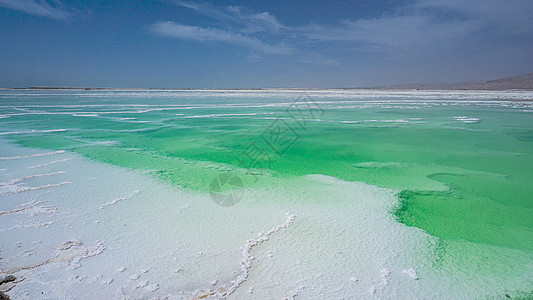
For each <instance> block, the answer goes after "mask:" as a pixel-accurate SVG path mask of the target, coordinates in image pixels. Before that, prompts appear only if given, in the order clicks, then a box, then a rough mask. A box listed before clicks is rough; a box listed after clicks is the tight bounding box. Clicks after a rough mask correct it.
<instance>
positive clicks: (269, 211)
mask: <svg viewBox="0 0 533 300" xmlns="http://www.w3.org/2000/svg"><path fill="white" fill-rule="evenodd" d="M0 124H2V126H1V129H0V138H1V139H2V140H3V141H2V143H1V144H0V146H1V147H0V148H1V149H2V152H1V153H2V154H1V155H0V156H2V157H1V158H2V159H1V160H0V169H2V170H3V171H1V172H0V175H1V176H2V179H1V181H3V182H4V183H3V186H2V189H0V193H1V194H2V199H3V200H2V203H0V205H2V208H1V209H2V210H4V211H11V213H9V214H4V215H2V216H0V218H1V223H0V224H1V225H2V226H3V227H2V230H3V231H4V232H5V234H3V237H2V240H1V241H0V242H1V243H2V246H3V247H2V248H0V249H1V250H2V256H3V257H9V259H8V260H6V261H4V262H2V270H3V271H4V272H7V271H9V272H13V271H15V270H19V269H20V268H22V267H23V266H26V265H32V264H37V265H38V262H41V263H42V261H46V259H45V258H50V257H55V256H54V255H56V254H57V253H56V252H57V251H61V250H57V248H56V247H57V245H59V244H61V243H62V242H65V241H68V240H78V241H81V242H83V244H82V245H77V246H75V247H74V248H76V247H77V248H76V249H78V248H79V249H82V247H84V246H85V245H86V244H87V246H94V247H96V248H97V249H96V250H98V251H96V252H99V251H100V250H102V249H100V248H98V245H100V244H98V242H96V240H100V241H104V242H101V243H102V247H105V250H102V251H100V252H101V253H99V254H97V255H93V256H89V257H82V258H80V259H81V262H82V263H81V265H82V266H81V267H79V268H75V269H73V270H69V268H68V266H71V264H72V260H68V259H67V260H66V262H64V261H62V263H63V264H64V265H61V266H57V267H55V266H54V267H52V264H49V263H47V264H45V265H43V266H40V267H36V268H35V270H36V271H34V272H32V271H25V270H23V271H17V272H22V273H20V275H21V276H25V277H26V278H27V279H26V280H24V281H23V282H21V283H19V284H18V285H17V286H16V287H15V288H14V290H13V292H16V295H18V296H21V295H24V293H28V298H32V297H31V296H32V295H33V296H35V295H36V294H34V293H36V292H38V291H37V290H36V289H35V284H36V282H39V284H42V286H43V288H44V289H47V291H49V293H50V297H52V298H54V297H57V298H62V296H61V293H65V290H67V291H70V290H71V291H72V292H69V293H70V294H69V296H75V295H78V296H81V297H82V298H83V295H87V293H89V291H92V290H91V286H93V285H95V284H97V283H99V282H101V283H100V284H102V283H103V286H105V288H102V290H101V291H100V292H101V293H102V295H103V296H106V297H109V295H113V296H115V297H117V298H121V297H122V298H131V297H133V298H139V297H150V296H159V297H163V296H165V295H173V297H178V298H179V297H182V296H183V297H185V298H187V297H192V296H193V295H194V294H195V293H198V291H199V290H202V291H204V292H206V293H209V290H213V291H214V290H216V289H224V290H231V289H232V288H233V291H232V292H231V293H230V295H229V297H235V298H249V297H250V296H251V293H252V294H253V296H254V297H258V298H268V297H271V295H275V297H278V298H282V297H290V296H292V295H294V294H297V297H301V298H304V299H308V298H324V297H326V298H372V297H375V298H398V297H407V298H413V297H414V298H454V297H460V298H482V297H494V296H499V297H504V296H505V294H506V293H507V294H509V295H511V294H512V295H513V296H518V295H522V296H523V295H525V297H527V295H530V294H528V293H531V290H530V286H532V284H531V283H533V282H532V277H533V272H532V270H533V264H532V262H533V260H532V258H533V207H532V206H531V204H532V202H531V200H532V199H531V195H533V185H531V184H530V182H533V172H531V170H532V169H533V134H532V132H533V131H532V128H533V93H532V92H477V91H464V92H463V91H461V92H441V91H434V92H431V91H430V92H414V91H413V92H390V91H373V92H369V91H306V92H305V93H304V92H303V91H275V90H271V91H181V92H179V91H155V92H154V91H135V92H132V91H113V92H108V91H89V92H85V91H84V92H56V91H48V92H35V91H33V92H29V91H15V92H14V91H2V92H1V93H0ZM21 146H22V147H25V148H26V149H24V148H20V147H21ZM39 149H40V150H39ZM63 151H64V152H63ZM43 154H47V155H43ZM87 159H90V160H87ZM101 163H105V164H101ZM120 167H122V168H120ZM128 169H129V170H128ZM228 172H230V173H228ZM117 174H120V175H117ZM221 174H233V175H235V178H238V179H239V184H238V185H239V187H241V183H242V187H243V189H240V188H239V189H237V190H238V193H237V194H234V198H231V199H234V200H235V201H229V202H225V203H226V204H235V203H234V202H237V203H236V204H235V205H233V206H230V207H221V206H219V205H217V204H216V203H215V202H216V201H211V200H212V198H211V197H210V196H211V195H210V192H213V182H214V181H213V180H214V179H216V178H218V177H217V176H220V175H221ZM313 174H315V175H313ZM317 174H320V175H317ZM36 175H39V176H36ZM41 175H42V176H41ZM223 176H224V175H223ZM84 182H88V183H90V184H88V185H87V184H85V183H84ZM91 182H93V183H91ZM94 182H98V184H96V185H94ZM91 184H92V185H91ZM235 191H236V190H234V191H233V192H235ZM218 192H220V194H222V195H227V193H228V192H232V191H231V186H223V187H222V188H221V190H220V191H218ZM37 195H38V196H37ZM40 199H42V200H40ZM30 200H31V201H37V202H39V201H44V202H39V203H38V204H35V203H32V204H29V205H26V206H28V207H31V209H24V210H21V208H24V207H26V206H24V205H22V204H24V203H28V202H30ZM215 200H216V199H215ZM89 203H92V204H91V205H89ZM21 205H22V206H21ZM42 206H45V208H43V207H42ZM48 206H50V207H48ZM46 207H48V208H46ZM109 210H113V213H108V211H109ZM31 211H33V213H31ZM64 211H68V213H66V212H64ZM72 211H76V213H72ZM27 212H30V213H29V214H30V216H31V217H32V218H30V219H28V214H27ZM286 213H291V214H294V215H295V217H294V220H293V221H292V223H290V224H289V223H287V224H288V225H287V227H286V228H282V229H280V230H279V231H276V232H273V233H272V235H271V236H269V237H268V240H266V241H263V242H261V243H259V244H258V245H257V246H254V247H252V248H251V250H250V253H243V252H242V250H240V249H239V247H241V246H243V245H245V244H246V243H247V240H249V239H251V238H254V237H257V233H258V232H260V231H261V232H263V233H265V232H268V230H269V229H270V228H276V226H278V225H280V224H285V223H284V222H286V221H287V215H286ZM41 215H42V217H43V218H45V217H46V218H50V220H52V221H47V222H44V220H39V219H38V217H39V216H41ZM36 218H37V219H36ZM46 218H45V219H46ZM88 220H90V221H88ZM95 221H98V222H97V223H95ZM50 222H52V223H50ZM62 222H63V223H65V224H62ZM126 223H129V224H126ZM13 224H20V225H17V226H18V227H16V226H15V227H13V226H12V225H13ZM32 224H33V225H32ZM43 224H44V225H43ZM66 224H69V226H66ZM85 224H90V226H89V225H85ZM102 225H104V226H102ZM121 225H122V226H121ZM130 225H133V226H130ZM65 227H69V230H66V232H62V233H61V234H57V232H58V230H59V228H61V229H60V230H61V231H63V228H65ZM124 227H126V228H127V229H125V228H124ZM21 230H24V231H25V232H27V236H28V238H29V239H33V238H34V237H36V236H39V235H42V236H43V238H42V241H41V243H38V244H37V243H36V244H33V242H35V241H29V240H28V241H27V242H24V241H21V240H20V239H21V238H17V237H16V234H17V233H20V231H21ZM66 233H68V234H66ZM50 236H56V237H54V238H51V237H50ZM16 241H19V242H21V243H20V244H16ZM25 243H26V244H25ZM21 245H25V246H21ZM35 245H41V246H39V247H40V248H41V249H33V248H35V247H37V246H35ZM95 245H96V246H95ZM133 245H142V247H135V246H133ZM177 245H178V246H177ZM19 246H20V247H19ZM39 247H37V248H39ZM74 248H72V249H74ZM93 250H94V249H93ZM54 251H56V252H54ZM67 251H70V250H67ZM80 251H81V250H80ZM33 252H36V254H32V255H27V254H28V253H33ZM60 253H61V252H60ZM156 253H157V254H156ZM245 254H246V255H248V254H250V255H253V256H255V257H256V259H255V260H246V258H245V257H246V255H245ZM31 257H36V258H35V259H33V258H31ZM76 257H80V256H79V255H78V256H76ZM38 258H40V259H38ZM243 260H244V262H245V265H246V264H247V263H249V264H250V265H249V267H248V268H245V269H242V268H241V267H240V262H242V261H243ZM85 261H87V262H86V263H85ZM89 262H91V263H89ZM169 262H170V263H169ZM172 262H177V263H176V264H174V263H172ZM53 263H55V264H59V262H57V261H56V262H53ZM107 265H109V266H112V267H107V268H106V269H105V270H102V269H101V266H107ZM126 265H132V266H131V267H128V266H126ZM170 265H172V266H170ZM122 267H126V269H127V270H131V269H132V268H145V269H146V270H150V271H149V272H147V273H142V272H141V273H140V274H135V273H134V274H130V275H128V276H125V273H127V272H126V271H124V272H118V273H117V271H116V270H117V269H120V268H122ZM411 268H414V269H415V270H416V273H417V276H419V277H420V278H419V279H417V280H415V279H413V278H412V277H411V276H409V274H413V273H412V271H408V270H409V269H411ZM178 269H179V270H178ZM32 270H33V269H32ZM174 270H178V271H177V272H175V273H174V272H173V271H174ZM403 271H406V272H405V273H404V272H403ZM91 272H92V273H91ZM95 272H101V273H100V274H101V275H102V277H101V278H97V279H96V280H92V279H94V278H92V279H91V278H90V276H96V277H98V276H97V275H98V274H96V273H95ZM93 273H95V274H93ZM115 273H116V274H115ZM137 273H139V271H137ZM153 273H157V274H153ZM407 273H409V274H407ZM17 274H19V273H17ZM84 274H85V275H84ZM88 274H91V275H88ZM134 275H139V278H140V279H131V278H129V276H133V277H132V278H134V277H135V276H134ZM245 275H246V276H245ZM49 276H57V277H59V278H63V277H64V278H63V279H64V280H63V281H64V282H63V283H62V285H61V284H58V283H57V282H54V281H52V280H50V279H49V278H48V277H49ZM68 276H70V277H68ZM72 276H74V277H72ZM75 276H80V277H77V278H76V277H75ZM83 276H87V278H83V279H80V278H81V277H83ZM72 278H74V279H72ZM110 278H113V281H112V282H110V283H105V282H107V281H109V279H110ZM143 278H146V279H144V280H147V281H149V282H148V283H150V284H148V283H147V284H146V286H142V287H139V288H135V287H136V286H137V285H139V282H141V283H144V282H143V281H142V279H143ZM243 279H244V280H243ZM232 280H233V281H234V283H231V281H232ZM56 281H57V280H56ZM215 282H216V283H215ZM235 282H237V283H238V286H237V287H235ZM30 283H32V284H30ZM213 283H214V284H213ZM156 284H157V289H155V285H156ZM140 285H143V284H140ZM62 286H64V287H63V289H62V288H61V287H62ZM121 288H122V292H121ZM154 289H155V290H154ZM152 290H154V291H152ZM195 291H196V292H195ZM58 295H59V296H58ZM214 295H215V296H216V295H218V296H221V295H222V294H220V293H219V294H216V293H215V294H214Z"/></svg>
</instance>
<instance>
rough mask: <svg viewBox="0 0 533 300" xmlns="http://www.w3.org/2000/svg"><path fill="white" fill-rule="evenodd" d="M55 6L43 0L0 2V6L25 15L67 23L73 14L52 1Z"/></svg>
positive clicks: (3, 0) (2, 0) (5, 0)
mask: <svg viewBox="0 0 533 300" xmlns="http://www.w3.org/2000/svg"><path fill="white" fill-rule="evenodd" d="M54 3H55V6H52V5H50V4H49V3H48V2H46V1H45V0H0V6H4V7H8V8H11V9H14V10H19V11H23V12H25V13H28V14H31V15H34V16H39V17H46V18H50V19H55V20H61V21H68V20H70V19H71V18H72V16H73V12H71V11H69V10H67V9H66V8H65V7H64V5H63V4H62V3H61V2H59V1H54Z"/></svg>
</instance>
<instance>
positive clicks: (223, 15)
mask: <svg viewBox="0 0 533 300" xmlns="http://www.w3.org/2000/svg"><path fill="white" fill-rule="evenodd" d="M176 3H177V4H178V5H180V6H182V7H186V8H189V9H192V10H194V11H196V12H197V13H200V14H203V15H205V16H208V17H210V18H213V19H216V20H219V21H222V22H224V23H226V24H228V25H233V26H235V27H239V31H241V32H243V33H248V34H250V33H256V32H278V31H279V30H280V29H283V28H286V27H285V26H284V25H282V24H281V23H280V22H279V21H278V19H277V18H276V17H275V16H273V15H272V14H270V13H268V12H259V13H258V12H253V11H250V10H248V9H247V8H245V7H242V6H227V7H217V6H214V5H212V4H209V3H205V2H200V3H195V2H185V1H176Z"/></svg>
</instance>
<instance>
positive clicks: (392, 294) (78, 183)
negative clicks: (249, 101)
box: [0, 140, 533, 299]
mask: <svg viewBox="0 0 533 300" xmlns="http://www.w3.org/2000/svg"><path fill="white" fill-rule="evenodd" d="M0 149H1V151H0V153H1V157H0V197H1V198H0V199H1V200H0V232H1V235H0V245H1V247H0V257H1V260H0V267H1V272H2V274H12V275H15V276H16V277H17V280H16V281H15V282H14V283H12V288H11V290H9V291H8V292H7V294H8V295H9V296H11V297H12V298H13V299H89V298H91V299H148V298H160V299H165V298H168V299H182V298H183V299H191V298H195V297H196V298H201V297H209V298H228V299H252V298H255V299H294V298H297V299H398V298H404V299H405V298H409V299H437V298H442V299H444V298H446V299H459V298H461V299H466V298H478V297H483V296H502V295H504V294H505V293H510V294H512V292H513V291H514V290H518V289H521V288H523V287H524V286H527V283H528V282H531V279H532V278H531V277H532V274H533V272H532V270H533V266H532V263H531V262H532V261H533V260H532V258H531V256H529V254H528V253H527V252H523V253H521V252H520V251H518V250H508V249H503V248H497V247H491V246H483V245H474V244H469V243H464V244H457V245H454V247H448V248H447V247H446V245H442V244H440V243H439V240H438V239H436V238H433V237H431V236H429V235H427V234H426V233H424V232H423V231H422V230H420V229H417V228H412V227H407V226H405V225H403V224H401V223H398V222H397V221H395V220H394V219H393V217H392V215H391V214H390V210H391V209H392V208H393V207H394V205H396V203H397V199H396V198H395V192H396V191H394V190H389V189H383V188H378V187H375V186H371V185H367V184H364V183H358V182H345V181H341V180H338V179H336V178H333V177H327V176H323V175H307V176H303V177H297V178H292V179H280V180H277V181H275V182H276V183H275V184H273V185H270V186H268V187H264V188H248V189H245V190H244V192H243V198H242V201H241V202H239V203H238V204H237V205H235V206H233V207H231V208H223V207H220V206H218V205H216V204H215V203H214V202H213V201H211V198H210V197H209V195H207V194H205V193H195V192H191V191H186V190H180V189H177V188H175V187H171V186H168V185H167V184H165V183H163V182H160V181H157V180H156V179H154V178H153V177H151V176H148V175H147V174H143V173H140V172H138V171H132V170H128V169H123V168H119V167H115V166H110V165H105V164H101V163H96V162H93V161H89V160H87V159H85V158H83V157H80V156H78V155H75V154H72V153H69V152H64V151H47V150H43V149H31V148H20V147H18V146H15V145H13V144H9V143H7V142H6V141H5V140H0ZM325 199H327V200H328V201H324V200H325ZM332 199H334V200H332ZM443 248H447V251H443V250H442V249H443ZM460 249H468V251H470V252H475V251H478V252H479V253H480V255H479V256H478V257H476V258H474V259H478V260H479V262H478V264H475V263H474V264H472V262H471V261H470V262H469V263H468V264H466V263H465V264H462V262H461V259H465V258H462V256H461V255H460V253H454V251H455V252H460ZM476 249H477V250H476ZM440 252H442V253H440ZM439 253H440V254H439ZM495 257H497V258H498V260H499V261H500V262H501V264H500V265H494V264H491V265H485V264H484V261H487V260H488V261H491V262H492V261H494V258H495ZM506 257H512V259H513V265H516V258H517V257H521V258H522V260H523V262H524V265H526V268H525V271H522V272H519V273H517V272H516V270H507V269H506V268H507V267H506V266H508V265H509V264H507V262H506ZM468 259H472V257H468ZM462 265H465V266H466V265H468V266H472V265H477V267H476V268H474V269H471V268H470V269H464V268H462V267H461V266H462ZM495 269H496V270H495ZM495 274H496V275H497V274H501V276H495ZM510 274H512V275H510Z"/></svg>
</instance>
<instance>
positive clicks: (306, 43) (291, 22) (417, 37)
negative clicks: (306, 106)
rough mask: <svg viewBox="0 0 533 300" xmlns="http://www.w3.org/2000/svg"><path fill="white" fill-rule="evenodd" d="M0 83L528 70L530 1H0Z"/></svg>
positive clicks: (419, 79)
mask: <svg viewBox="0 0 533 300" xmlns="http://www.w3.org/2000/svg"><path fill="white" fill-rule="evenodd" d="M0 45H1V46H0V87H29V86H75V87H119V88H276V87H279V88H350V87H376V86H385V85H393V84H405V83H449V82H468V81H481V80H489V79H496V78H500V77H505V76H510V75H519V74H525V73H530V72H533V1H531V0H468V1H460V0H411V1H401V0H400V1H392V0H338V1H333V0H331V1H314V0H281V1H278V0H270V1H200V2H199V1H189V0H183V1H182V0H152V1H143V0H137V1H121V0H114V1H109V0H108V1H103V0H93V1H83V0H61V1H60V0H0Z"/></svg>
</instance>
